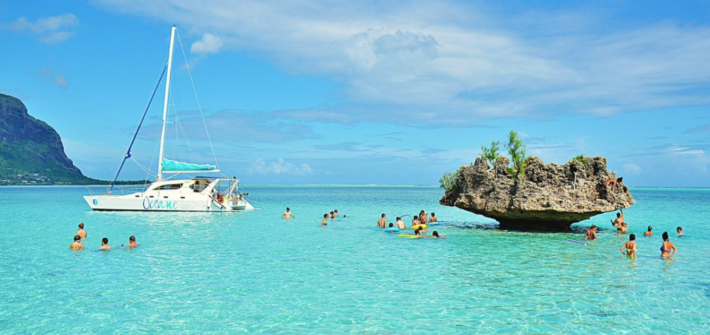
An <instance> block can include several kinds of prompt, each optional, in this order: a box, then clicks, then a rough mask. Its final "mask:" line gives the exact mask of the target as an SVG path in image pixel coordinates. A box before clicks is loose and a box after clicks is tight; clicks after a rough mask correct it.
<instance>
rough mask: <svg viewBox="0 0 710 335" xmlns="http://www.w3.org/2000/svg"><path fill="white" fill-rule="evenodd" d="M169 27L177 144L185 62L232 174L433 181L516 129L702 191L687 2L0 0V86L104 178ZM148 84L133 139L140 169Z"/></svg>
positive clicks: (197, 139) (553, 158)
mask: <svg viewBox="0 0 710 335" xmlns="http://www.w3.org/2000/svg"><path fill="white" fill-rule="evenodd" d="M172 24H176V25H177V26H178V29H179V32H180V38H181V41H182V43H183V46H184V50H185V54H186V56H187V60H185V59H184V58H183V55H182V52H181V51H180V49H178V51H177V52H176V53H175V62H176V66H175V71H174V76H175V78H174V80H173V85H174V87H175V89H174V90H173V96H174V97H175V99H174V100H173V102H174V103H173V104H171V110H172V111H175V112H179V114H180V118H181V119H180V120H181V124H182V125H183V126H184V129H185V130H186V133H188V137H189V138H190V140H191V142H190V145H191V147H192V148H193V149H194V150H193V152H192V153H191V154H190V156H188V158H190V159H193V160H203V161H206V162H207V163H210V162H211V161H212V160H213V159H212V153H211V151H209V149H206V147H207V146H206V141H205V139H206V137H205V136H204V131H203V130H202V129H203V124H202V119H201V118H199V113H196V110H197V104H196V103H195V101H194V98H193V95H192V88H191V86H190V83H189V77H188V76H187V71H186V67H185V63H186V62H187V63H188V64H189V66H190V69H191V71H192V74H193V78H194V81H195V86H196V89H197V92H198V96H199V101H200V104H201V106H202V109H203V112H204V114H205V123H206V124H207V126H208V129H209V131H210V136H211V139H212V141H213V143H214V147H215V152H216V156H217V159H218V162H219V165H220V167H221V169H222V170H223V171H224V172H225V173H226V174H227V175H236V176H238V177H239V178H240V179H241V180H242V183H245V184H283V183H287V184H417V185H434V184H437V183H438V179H439V177H440V176H441V174H442V173H443V172H446V171H453V170H455V169H456V168H457V167H458V166H460V165H462V164H468V163H470V162H472V161H473V160H474V159H475V157H476V156H478V155H479V154H480V146H481V145H483V144H488V143H490V142H491V141H492V140H498V139H499V140H503V139H505V138H506V135H507V133H508V132H509V131H510V130H516V131H518V132H519V133H520V134H521V135H522V136H523V139H524V141H525V143H526V144H527V149H528V153H529V154H532V155H536V156H540V157H541V158H542V159H543V160H544V161H545V162H554V163H558V164H563V163H565V162H566V161H568V160H569V159H571V158H572V157H574V156H576V155H579V154H584V155H586V156H597V155H601V156H605V157H607V159H608V163H609V168H610V169H611V170H613V171H616V172H617V174H619V175H622V176H624V180H625V181H626V182H627V184H629V185H633V186H693V187H709V186H710V170H709V169H710V114H709V112H710V62H708V59H709V58H708V55H710V4H708V3H707V2H703V1H684V2H667V1H579V2H577V1H571V2H562V3H560V2H556V1H555V2H553V1H549V2H535V4H531V3H530V2H528V1H507V2H505V4H500V3H498V2H493V1H462V2H457V1H439V2H436V3H432V2H427V1H406V2H405V1H392V2H379V1H375V2H365V1H360V2H350V3H339V2H331V1H298V2H293V1H269V2H262V1H212V2H200V1H190V0H154V1H138V0H93V1H55V2H44V1H34V0H30V1H21V2H20V1H15V2H8V1H5V2H2V3H0V41H1V42H2V45H3V48H2V52H0V63H1V64H3V66H2V71H1V72H0V92H2V93H5V94H10V95H14V96H17V97H19V98H21V99H22V100H23V101H24V102H25V104H26V105H27V107H28V109H29V111H30V114H32V115H33V116H35V117H37V118H39V119H41V120H44V121H46V122H47V123H49V124H50V125H52V126H53V127H54V128H55V129H56V130H57V131H58V132H59V134H60V135H61V136H62V139H63V142H64V145H65V148H66V152H67V154H68V155H69V157H70V158H72V159H73V161H74V162H75V164H76V165H77V166H78V167H79V168H80V169H81V170H82V171H83V172H84V173H85V174H86V175H88V176H91V177H95V178H102V179H110V178H111V177H112V176H113V173H114V172H115V170H116V167H117V166H118V164H119V163H120V160H121V158H122V156H123V153H124V152H125V149H126V146H127V145H128V143H129V141H130V138H131V135H132V132H133V130H134V129H135V126H136V125H137V122H138V120H139V118H140V115H141V113H142V111H143V109H144V108H145V105H146V103H147V101H148V99H149V97H150V94H151V92H152V89H153V87H154V85H155V83H156V81H157V79H158V76H159V75H160V71H161V70H162V66H163V64H164V62H165V60H166V57H167V48H168V43H169V33H170V27H171V26H172ZM162 99H163V91H162V89H161V90H159V92H158V94H157V95H156V102H154V104H153V107H152V108H151V111H150V116H149V118H148V120H147V124H146V131H145V132H144V133H142V134H141V136H140V137H139V141H138V143H137V145H136V148H135V149H134V150H133V153H134V157H135V158H136V160H137V161H138V162H139V163H141V164H143V165H146V166H149V165H151V162H153V164H154V165H155V158H154V156H155V155H154V153H155V144H156V141H157V134H158V121H159V118H160V113H161V107H162ZM179 148H180V147H179V146H175V149H166V150H167V151H168V153H169V154H170V155H171V157H172V155H174V156H180V155H182V154H183V151H181V150H180V149H179ZM175 158H178V159H181V158H182V159H185V158H183V157H175ZM128 165H129V167H128V168H127V170H126V173H125V174H124V175H123V176H122V178H125V179H137V178H143V177H145V173H144V172H142V171H141V170H140V169H139V168H138V167H137V166H136V164H134V163H132V162H130V163H129V164H128Z"/></svg>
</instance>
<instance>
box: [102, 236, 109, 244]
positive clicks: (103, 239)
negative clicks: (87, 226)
mask: <svg viewBox="0 0 710 335" xmlns="http://www.w3.org/2000/svg"><path fill="white" fill-rule="evenodd" d="M101 244H104V245H105V244H108V238H106V237H104V238H102V239H101Z"/></svg>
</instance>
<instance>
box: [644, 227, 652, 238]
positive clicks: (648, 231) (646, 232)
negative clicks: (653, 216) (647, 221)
mask: <svg viewBox="0 0 710 335" xmlns="http://www.w3.org/2000/svg"><path fill="white" fill-rule="evenodd" d="M652 230H653V227H651V226H648V230H647V231H645V232H644V233H643V236H646V237H651V236H653V232H652Z"/></svg>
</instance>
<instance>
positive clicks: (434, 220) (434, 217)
mask: <svg viewBox="0 0 710 335" xmlns="http://www.w3.org/2000/svg"><path fill="white" fill-rule="evenodd" d="M429 222H439V219H437V218H436V213H434V212H432V213H431V217H430V218H429Z"/></svg>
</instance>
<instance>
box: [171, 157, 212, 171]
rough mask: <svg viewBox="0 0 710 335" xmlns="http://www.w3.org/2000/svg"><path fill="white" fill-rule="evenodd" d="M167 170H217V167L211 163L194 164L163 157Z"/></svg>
mask: <svg viewBox="0 0 710 335" xmlns="http://www.w3.org/2000/svg"><path fill="white" fill-rule="evenodd" d="M163 171H165V172H178V171H179V172H191V171H217V167H216V166H214V165H209V164H192V163H185V162H178V161H174V160H170V159H165V158H163Z"/></svg>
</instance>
